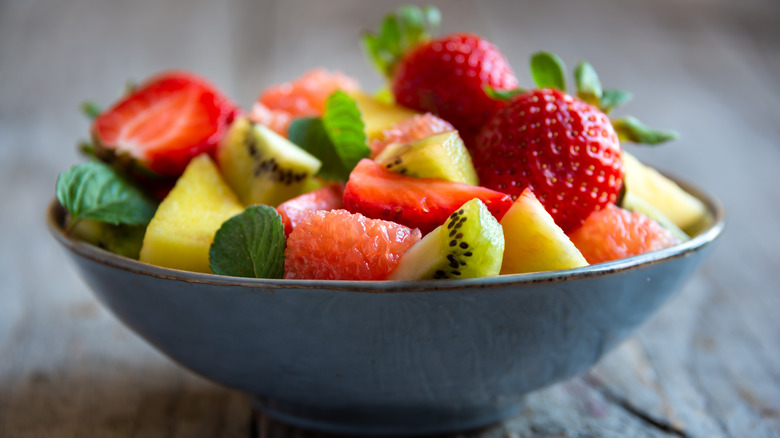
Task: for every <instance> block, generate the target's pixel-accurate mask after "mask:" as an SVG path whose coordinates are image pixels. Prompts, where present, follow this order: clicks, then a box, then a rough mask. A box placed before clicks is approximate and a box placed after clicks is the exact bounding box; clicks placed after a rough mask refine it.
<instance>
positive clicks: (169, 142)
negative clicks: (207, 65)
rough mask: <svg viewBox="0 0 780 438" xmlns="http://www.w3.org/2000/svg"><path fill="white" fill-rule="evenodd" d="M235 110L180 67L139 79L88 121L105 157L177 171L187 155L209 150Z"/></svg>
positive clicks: (171, 173) (172, 173) (156, 169)
mask: <svg viewBox="0 0 780 438" xmlns="http://www.w3.org/2000/svg"><path fill="white" fill-rule="evenodd" d="M236 111H237V108H236V106H235V105H234V104H233V103H232V102H231V101H230V100H229V99H227V98H226V97H225V96H223V95H222V94H220V93H219V92H218V91H217V90H216V89H215V88H214V87H212V86H211V84H209V83H208V82H206V81H205V80H204V79H202V78H200V77H198V76H195V75H193V74H191V73H188V72H183V71H169V72H164V73H161V74H159V75H157V76H155V77H153V78H151V79H149V80H148V81H147V82H145V83H143V84H141V85H140V86H139V87H138V88H136V89H135V90H133V91H132V92H131V93H130V94H129V95H127V96H125V97H123V98H122V99H121V100H120V101H119V102H117V103H115V104H114V105H113V106H112V107H111V108H109V109H108V110H106V111H104V112H102V113H101V114H100V115H99V116H98V117H97V118H95V120H94V122H93V123H92V127H91V132H92V136H93V138H94V140H95V149H96V152H97V154H98V156H99V157H100V158H102V159H103V160H105V161H109V162H112V161H116V160H119V161H121V162H129V163H131V164H132V165H133V166H134V167H135V166H137V167H138V168H140V169H133V170H134V171H135V170H145V171H148V172H150V173H151V174H155V175H160V176H178V175H180V174H181V173H182V172H183V171H184V168H185V167H186V166H187V163H189V161H190V159H191V158H193V157H195V156H196V155H199V154H201V153H204V152H206V153H213V152H214V149H215V148H216V145H217V144H218V143H219V140H220V139H221V138H222V135H223V134H224V132H225V130H226V128H227V126H228V125H229V124H230V122H231V121H232V119H233V117H234V115H235V113H236Z"/></svg>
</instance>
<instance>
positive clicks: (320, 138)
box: [288, 117, 351, 181]
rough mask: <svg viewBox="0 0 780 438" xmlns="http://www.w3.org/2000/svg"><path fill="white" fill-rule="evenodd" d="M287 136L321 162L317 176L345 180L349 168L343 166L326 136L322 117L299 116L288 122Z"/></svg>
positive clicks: (347, 176) (349, 170) (347, 177)
mask: <svg viewBox="0 0 780 438" xmlns="http://www.w3.org/2000/svg"><path fill="white" fill-rule="evenodd" d="M288 138H289V139H290V141H291V142H293V143H295V144H297V145H298V146H300V147H301V148H302V149H303V150H305V151H306V152H308V153H310V154H312V155H314V156H315V157H317V159H319V160H320V161H321V162H322V167H320V171H319V173H317V176H320V177H322V178H324V179H328V180H332V181H346V180H347V179H349V172H351V169H347V168H346V167H344V164H343V163H342V162H341V158H340V157H339V156H338V154H337V153H336V149H335V147H334V146H333V142H332V141H331V140H330V137H328V132H327V131H326V130H325V125H324V124H323V123H322V119H321V118H319V117H315V118H300V119H296V120H294V121H293V122H292V123H291V124H290V129H289V131H288ZM345 175H346V176H345Z"/></svg>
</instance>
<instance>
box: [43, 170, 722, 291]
mask: <svg viewBox="0 0 780 438" xmlns="http://www.w3.org/2000/svg"><path fill="white" fill-rule="evenodd" d="M667 176H669V175H668V174H667ZM669 177H670V178H671V179H672V180H674V181H675V182H676V183H677V184H679V185H680V186H681V187H682V188H683V189H684V190H685V191H687V192H688V193H689V194H691V195H693V196H694V197H695V198H697V199H699V200H700V201H702V202H703V203H704V204H705V206H706V207H707V209H708V211H709V213H710V214H711V216H712V218H711V219H712V220H711V221H710V223H709V224H708V226H707V227H706V228H705V229H704V230H702V231H700V232H699V233H698V234H697V235H696V236H694V237H692V238H691V239H690V240H688V241H686V242H683V243H680V244H677V245H674V246H671V247H669V248H664V249H661V250H657V251H651V252H647V253H644V254H640V255H637V256H632V257H626V258H623V259H619V260H614V261H611V262H605V263H597V264H593V265H589V266H584V267H581V268H574V269H566V270H557V271H545V272H533V273H525V274H508V275H498V276H494V277H479V278H469V279H459V280H415V281H389V280H369V281H365V280H286V279H264V278H245V277H231V276H226V275H216V274H206V273H200V272H191V271H182V270H178V269H172V268H165V267H161V266H155V265H151V264H148V263H145V262H141V261H138V260H135V259H131V258H128V257H124V256H121V255H118V254H114V253H111V252H109V251H107V250H104V249H102V248H99V247H97V246H94V245H91V244H89V243H86V242H82V241H79V240H77V239H74V238H72V237H70V236H67V235H66V234H65V231H64V229H63V226H62V222H63V219H64V216H65V210H64V208H63V207H62V206H61V205H60V204H59V201H58V200H57V198H56V196H55V197H54V198H53V199H52V200H51V201H50V203H49V206H48V208H47V209H46V225H47V227H48V229H49V232H50V233H51V234H52V235H53V236H54V238H55V239H56V240H57V241H58V242H59V243H60V244H62V246H64V247H65V248H66V249H68V250H69V251H70V252H71V253H73V254H75V255H77V256H79V257H81V258H84V259H88V260H91V261H93V262H96V263H99V264H102V265H105V266H107V267H111V268H114V269H119V270H122V271H128V272H131V273H135V274H139V275H144V276H148V277H156V278H160V279H165V280H174V281H183V282H187V283H201V284H212V285H219V286H235V287H250V288H260V289H264V288H265V289H268V288H271V289H308V290H338V291H347V292H373V293H376V292H436V291H441V290H452V289H486V288H492V287H495V286H502V287H512V286H524V285H529V284H538V283H557V282H563V281H570V280H574V279H581V278H589V277H596V276H603V275H608V274H613V273H617V272H621V271H627V270H632V269H638V268H642V267H646V266H649V265H652V264H656V263H661V262H665V261H668V260H672V259H676V258H681V257H686V256H688V255H690V254H692V253H694V252H696V251H698V250H700V249H702V248H704V247H705V246H707V245H709V244H710V243H712V242H713V241H715V240H716V239H717V238H718V237H719V236H720V235H721V234H722V233H723V230H724V229H725V226H726V215H725V209H724V207H723V205H722V203H721V202H720V200H718V199H717V198H715V197H714V196H712V195H709V194H706V193H704V192H703V191H702V190H701V189H699V188H697V187H695V186H693V185H691V184H689V183H687V182H685V181H682V180H680V179H678V178H675V177H671V176H669Z"/></svg>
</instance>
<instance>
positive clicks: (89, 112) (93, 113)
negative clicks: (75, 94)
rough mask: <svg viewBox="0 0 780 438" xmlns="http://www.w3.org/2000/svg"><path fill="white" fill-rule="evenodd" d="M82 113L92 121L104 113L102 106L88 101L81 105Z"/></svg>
mask: <svg viewBox="0 0 780 438" xmlns="http://www.w3.org/2000/svg"><path fill="white" fill-rule="evenodd" d="M81 112H82V113H84V115H85V116H87V117H88V118H89V119H90V120H95V119H96V118H97V116H99V115H100V113H101V112H103V109H102V108H100V105H98V104H96V103H95V102H92V101H91V100H88V101H85V102H82V103H81Z"/></svg>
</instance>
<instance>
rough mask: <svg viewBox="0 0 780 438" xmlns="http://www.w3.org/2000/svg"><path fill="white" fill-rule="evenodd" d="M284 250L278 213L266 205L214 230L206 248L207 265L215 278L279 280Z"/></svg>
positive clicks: (254, 208) (250, 208)
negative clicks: (209, 243) (210, 241)
mask: <svg viewBox="0 0 780 438" xmlns="http://www.w3.org/2000/svg"><path fill="white" fill-rule="evenodd" d="M284 249H285V237H284V226H283V225H282V218H281V217H280V216H279V213H277V212H276V210H275V209H274V208H273V207H269V206H267V205H253V206H250V207H247V209H246V210H244V211H243V212H241V213H239V214H237V215H235V216H233V217H232V218H230V219H228V220H227V221H226V222H225V223H223V224H222V226H221V227H220V228H219V230H217V233H216V235H215V236H214V242H213V243H212V244H211V247H210V248H209V265H210V267H211V270H212V271H213V272H214V273H215V274H218V275H230V276H233V277H249V278H282V277H283V276H284Z"/></svg>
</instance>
